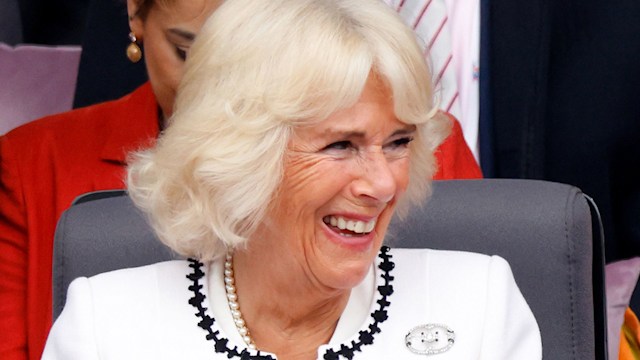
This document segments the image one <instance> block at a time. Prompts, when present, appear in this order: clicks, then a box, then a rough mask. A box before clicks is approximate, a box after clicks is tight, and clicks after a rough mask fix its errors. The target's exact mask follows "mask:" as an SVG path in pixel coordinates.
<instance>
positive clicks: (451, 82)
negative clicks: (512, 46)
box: [385, 0, 480, 161]
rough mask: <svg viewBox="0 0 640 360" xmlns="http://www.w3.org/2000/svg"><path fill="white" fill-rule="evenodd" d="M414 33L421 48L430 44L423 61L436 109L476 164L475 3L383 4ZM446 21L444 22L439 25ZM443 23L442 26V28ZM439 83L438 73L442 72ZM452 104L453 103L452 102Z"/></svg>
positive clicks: (397, 0)
mask: <svg viewBox="0 0 640 360" xmlns="http://www.w3.org/2000/svg"><path fill="white" fill-rule="evenodd" d="M385 2H386V3H387V4H388V5H389V6H391V7H393V8H394V9H396V10H397V11H398V13H399V14H400V16H401V17H402V18H403V19H404V21H405V22H406V23H407V24H408V25H409V26H411V27H413V28H414V29H415V31H416V34H417V35H418V37H419V38H420V39H422V41H423V42H424V44H425V46H428V45H429V44H430V43H431V41H432V39H433V37H434V36H435V35H437V39H436V41H435V42H433V46H432V48H431V51H430V52H428V54H429V56H428V57H427V61H428V63H429V65H430V66H431V68H432V71H433V73H434V74H433V77H434V83H436V97H437V98H438V99H439V101H440V108H441V109H442V110H444V111H448V112H450V113H451V114H452V115H453V116H455V117H456V118H457V119H458V121H459V122H460V125H461V126H462V132H463V134H464V138H465V141H466V142H467V145H468V146H469V148H470V149H471V152H472V153H473V155H474V157H475V158H476V160H477V161H479V145H478V121H479V73H480V68H479V64H480V1H479V0H385ZM444 19H446V21H443V20H444ZM443 22H444V24H443ZM449 56H451V63H450V64H448V66H446V70H445V71H444V73H443V75H442V79H441V80H439V79H438V75H439V72H440V71H442V69H443V68H445V65H447V63H448V61H449ZM452 100H453V101H452Z"/></svg>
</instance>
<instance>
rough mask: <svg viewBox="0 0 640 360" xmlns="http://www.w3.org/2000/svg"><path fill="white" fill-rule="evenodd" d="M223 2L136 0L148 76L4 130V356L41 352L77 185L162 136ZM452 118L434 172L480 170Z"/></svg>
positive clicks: (0, 251)
mask: <svg viewBox="0 0 640 360" xmlns="http://www.w3.org/2000/svg"><path fill="white" fill-rule="evenodd" d="M220 2H221V0H201V1H194V0H190V1H186V0H180V1H173V2H172V3H171V4H164V3H160V2H157V3H156V2H154V1H153V0H128V3H127V5H128V11H129V14H130V17H129V19H130V20H129V23H130V27H131V30H132V37H131V38H132V40H134V41H138V42H140V41H142V40H144V54H145V59H146V65H147V71H148V74H149V79H150V81H149V83H146V84H144V85H142V86H141V87H140V88H138V89H137V90H135V91H134V92H132V93H131V94H128V95H126V96H124V97H123V98H121V99H118V100H115V101H110V102H105V103H102V104H98V105H94V106H90V107H86V108H82V109H77V110H74V111H70V112H67V113H63V114H58V115H53V116H49V117H46V118H43V119H40V120H36V121H33V122H31V123H28V124H26V125H24V126H22V127H19V128H17V129H14V130H13V131H11V132H10V133H8V134H6V135H4V136H2V137H0V334H2V336H0V359H8V360H18V359H19V360H22V359H30V360H33V359H39V358H40V356H41V353H42V349H43V348H44V344H45V340H46V337H47V334H48V331H49V328H50V326H51V321H52V299H51V296H52V294H51V283H52V281H51V265H52V251H53V235H54V232H55V226H56V222H57V219H58V218H59V217H60V215H61V213H62V212H63V211H64V210H65V209H67V208H68V207H69V206H70V205H71V202H72V201H73V199H74V198H76V197H77V196H78V195H81V194H83V193H86V192H90V191H96V190H104V189H119V188H123V187H124V182H123V176H124V167H125V166H126V156H127V153H128V152H129V151H131V150H137V149H140V148H142V147H147V146H150V145H151V144H153V142H154V140H155V138H156V137H157V135H158V133H159V131H160V129H161V128H162V127H163V126H164V121H165V119H166V118H168V117H169V116H170V115H171V112H172V109H173V101H174V96H175V91H176V89H177V86H178V83H179V81H180V78H181V76H182V68H183V62H184V60H185V58H186V53H187V50H188V48H189V46H190V44H191V42H192V41H193V38H194V37H195V34H197V32H198V30H199V29H200V26H201V25H202V23H203V22H204V20H205V19H206V17H207V16H208V15H209V14H210V13H211V12H212V11H213V10H215V8H217V6H218V5H219V4H220ZM134 44H135V43H132V45H131V47H130V49H129V54H130V55H132V57H134V56H135V53H136V48H135V46H136V45H134ZM134 59H135V57H134ZM451 119H452V123H453V127H452V133H451V135H450V136H449V138H448V139H447V140H446V142H445V143H444V144H442V145H441V146H440V148H439V150H438V151H437V152H436V156H437V158H438V162H439V168H438V173H437V174H436V176H435V178H436V179H456V178H479V177H481V176H482V174H481V172H480V170H479V168H478V165H477V163H476V162H475V160H474V158H473V155H472V154H471V152H470V150H469V149H468V147H467V145H466V143H465V142H464V139H463V137H462V132H461V129H460V125H459V124H458V123H457V121H456V120H455V119H453V118H451Z"/></svg>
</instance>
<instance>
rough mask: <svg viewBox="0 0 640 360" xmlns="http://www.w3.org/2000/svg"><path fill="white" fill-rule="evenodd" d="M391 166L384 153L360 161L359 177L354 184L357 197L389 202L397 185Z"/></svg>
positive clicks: (370, 155) (371, 155) (377, 153)
mask: <svg viewBox="0 0 640 360" xmlns="http://www.w3.org/2000/svg"><path fill="white" fill-rule="evenodd" d="M390 165H391V164H390V163H389V160H388V159H387V158H386V156H385V155H384V153H382V152H376V153H374V154H369V155H368V156H367V157H366V158H363V159H360V161H359V162H358V165H357V166H360V176H359V177H358V179H357V180H356V181H355V182H354V192H355V195H356V196H357V197H365V198H368V199H371V200H377V201H379V202H385V203H386V202H389V201H391V199H393V197H394V196H395V194H396V189H397V184H396V178H395V176H394V173H393V171H392V169H391V166H390Z"/></svg>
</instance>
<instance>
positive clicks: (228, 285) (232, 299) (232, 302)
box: [224, 252, 256, 350]
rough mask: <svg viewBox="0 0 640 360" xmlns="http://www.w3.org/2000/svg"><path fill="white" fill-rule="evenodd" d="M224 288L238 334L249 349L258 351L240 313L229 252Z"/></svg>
mask: <svg viewBox="0 0 640 360" xmlns="http://www.w3.org/2000/svg"><path fill="white" fill-rule="evenodd" d="M224 288H225V290H226V292H227V303H228V304H229V310H231V316H233V322H234V323H235V324H236V328H237V329H238V332H239V333H240V335H241V336H242V340H244V342H245V344H247V347H248V348H249V349H251V350H256V345H255V344H254V342H253V339H251V334H250V333H249V329H247V325H246V323H245V321H244V319H243V318H242V313H241V312H240V304H238V294H236V286H235V279H234V277H233V253H232V252H227V257H226V259H225V262H224Z"/></svg>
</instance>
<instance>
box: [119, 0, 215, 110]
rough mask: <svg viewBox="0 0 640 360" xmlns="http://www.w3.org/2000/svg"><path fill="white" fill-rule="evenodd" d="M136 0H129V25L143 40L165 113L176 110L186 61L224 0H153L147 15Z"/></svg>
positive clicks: (149, 66) (144, 49)
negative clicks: (165, 1) (141, 13)
mask: <svg viewBox="0 0 640 360" xmlns="http://www.w3.org/2000/svg"><path fill="white" fill-rule="evenodd" d="M139 3H140V2H139V1H136V0H127V12H128V14H129V28H130V29H131V31H132V32H133V33H134V34H135V36H136V38H137V39H138V41H139V42H141V43H142V49H143V56H144V58H145V63H146V65H147V74H148V75H149V81H150V82H151V87H152V88H153V93H154V94H155V96H156V100H157V102H158V105H159V106H160V109H161V110H162V115H163V116H164V117H165V118H168V117H169V116H171V114H172V113H173V103H174V100H175V97H176V90H177V89H178V84H179V83H180V80H181V79H182V75H183V73H184V61H185V59H186V57H187V54H188V51H189V48H190V47H191V45H192V43H193V41H194V39H195V37H196V35H197V34H198V33H199V32H200V28H202V25H203V24H204V22H205V20H206V19H207V18H208V17H209V15H211V14H212V13H213V11H215V10H216V9H217V8H218V7H219V6H220V5H221V4H222V0H175V1H172V2H170V4H167V5H158V4H156V3H153V5H151V8H150V9H149V12H148V14H147V16H146V17H145V18H144V19H143V18H142V17H141V16H139V11H138V10H139V9H138V4H139Z"/></svg>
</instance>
